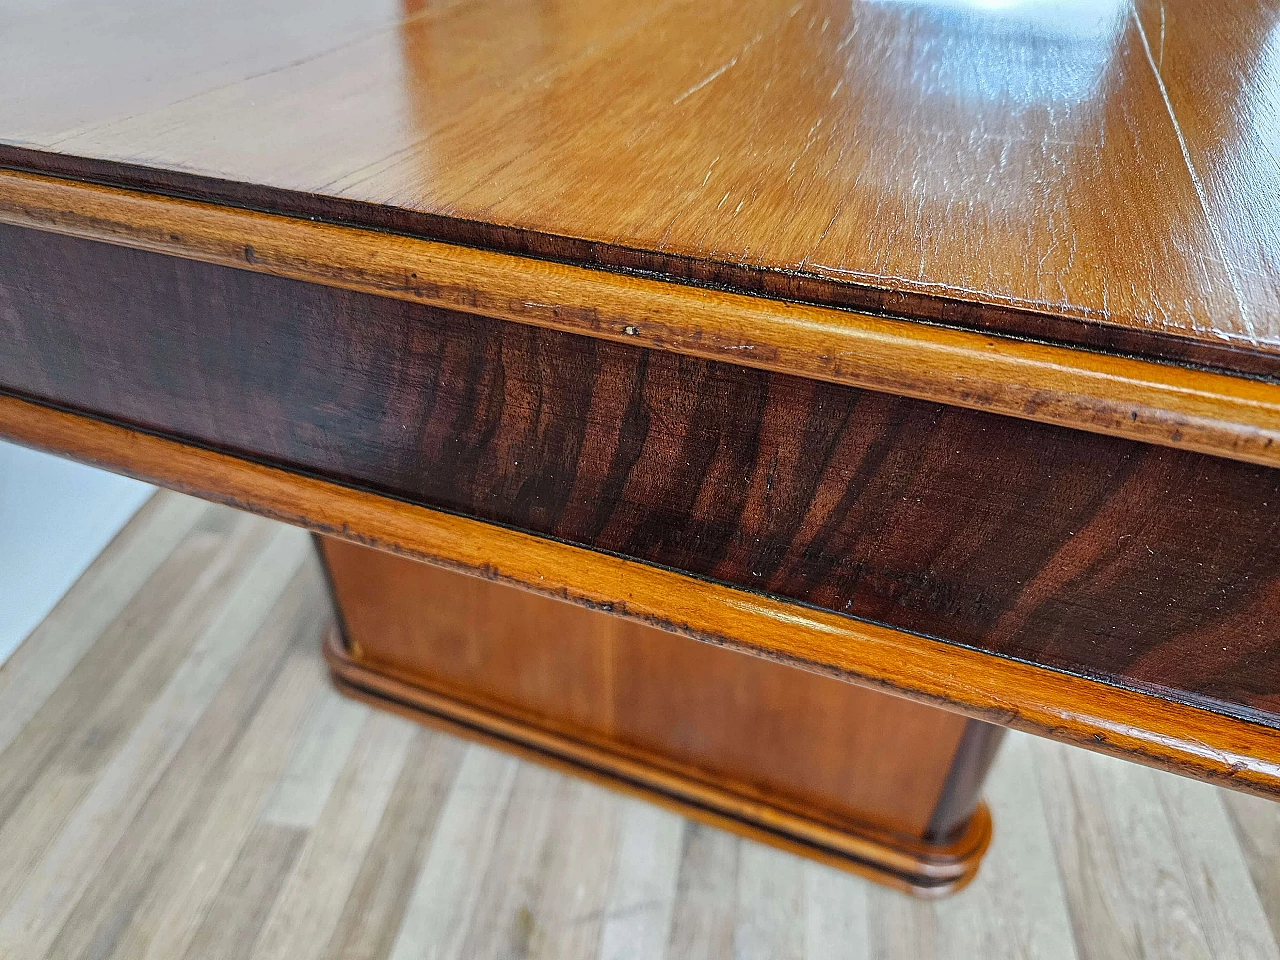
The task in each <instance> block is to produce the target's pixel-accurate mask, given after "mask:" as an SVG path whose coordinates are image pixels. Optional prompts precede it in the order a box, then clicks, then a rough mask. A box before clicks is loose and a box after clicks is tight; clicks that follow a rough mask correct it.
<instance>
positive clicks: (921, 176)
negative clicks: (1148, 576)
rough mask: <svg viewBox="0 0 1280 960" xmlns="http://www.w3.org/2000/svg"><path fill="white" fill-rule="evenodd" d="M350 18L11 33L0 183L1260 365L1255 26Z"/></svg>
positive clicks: (919, 9)
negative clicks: (97, 184) (196, 205)
mask: <svg viewBox="0 0 1280 960" xmlns="http://www.w3.org/2000/svg"><path fill="white" fill-rule="evenodd" d="M82 6H83V7H84V8H85V9H89V5H88V4H77V5H76V7H75V9H76V10H80V9H81V7H82ZM366 6H367V9H363V10H361V11H359V12H356V11H348V10H345V9H344V8H343V6H342V5H340V4H337V3H333V2H325V3H322V4H319V5H309V6H308V7H307V8H306V9H305V10H302V9H299V5H298V2H297V0H272V2H271V3H267V4H260V5H254V6H253V9H252V12H251V13H249V12H247V8H246V9H245V10H241V9H240V7H241V5H240V4H236V6H235V7H234V8H232V9H229V10H227V11H225V12H224V13H223V15H222V16H223V17H224V18H225V22H224V23H222V24H219V25H218V26H216V27H214V28H210V26H209V25H208V24H207V23H206V21H205V18H203V17H200V18H197V16H196V14H195V13H194V12H193V11H187V10H185V9H169V8H164V7H163V6H162V5H158V4H156V3H155V0H129V2H127V3H124V4H119V5H117V6H115V7H114V8H113V9H112V10H111V11H110V12H107V11H99V10H96V9H94V10H93V13H92V15H81V14H75V15H73V14H71V13H68V12H67V11H65V10H64V9H63V8H58V10H57V11H54V10H52V9H50V10H42V11H36V10H30V11H25V12H24V13H23V15H22V16H20V17H17V18H16V24H15V25H14V27H12V28H11V29H9V30H7V31H6V34H5V39H4V46H3V49H2V51H0V52H3V56H0V62H3V63H4V67H3V68H0V69H2V70H3V73H0V90H4V91H5V96H4V97H3V98H2V99H0V140H3V141H4V142H5V143H6V144H8V145H9V149H8V150H6V151H5V154H4V160H5V162H7V163H9V164H23V165H27V166H31V167H37V168H44V169H51V170H62V171H64V172H70V173H73V174H76V175H84V174H89V175H93V176H98V177H105V178H110V179H113V180H116V181H121V182H128V183H134V184H142V185H146V186H149V187H155V188H158V189H163V190H170V191H173V190H177V191H181V192H185V193H188V194H194V195H204V196H211V197H218V198H220V199H223V200H233V201H236V202H243V203H250V204H252V205H254V206H260V207H264V208H272V209H279V210H289V211H293V212H297V213H303V214H306V215H314V214H320V215H324V216H329V217H332V218H340V219H346V220H357V221H360V220H363V221H365V222H369V223H374V224H379V225H392V226H394V227H396V228H397V229H400V230H407V231H410V232H415V233H418V234H421V235H425V236H434V237H438V238H441V239H448V240H454V241H462V242H466V243H469V244H476V245H483V246H493V247H500V248H503V249H508V250H519V251H526V252H533V253H537V254H539V255H544V256H550V257H554V258H560V259H569V260H575V261H578V262H588V263H596V264H604V265H609V266H617V267H627V268H642V269H646V270H654V271H657V272H660V273H663V274H665V275H667V276H673V277H682V278H692V279H695V280H698V281H706V282H712V283H717V284H728V285H732V286H735V287H737V288H739V289H744V290H761V291H768V292H770V293H776V294H781V295H783V296H798V297H801V298H810V299H820V300H824V301H828V302H840V303H843V304H845V305H851V306H857V307H862V308H871V309H875V310H888V311H890V312H896V313H900V314H904V315H908V316H914V317H922V318H929V319H941V320H944V321H946V322H950V323H957V324H963V325H968V326H973V327H979V328H983V329H988V330H1005V331H1010V332H1016V333H1019V334H1029V335H1033V336H1044V337H1049V338H1051V339H1058V340H1063V341H1068V342H1072V343H1076V344H1081V345H1094V346H1101V347H1104V348H1113V349H1118V350H1122V351H1126V352H1141V353H1147V354H1149V355H1153V356H1162V357H1172V358H1187V359H1192V360H1194V361H1196V362H1210V363H1216V364H1218V365H1221V366H1225V367H1228V368H1235V369H1249V370H1251V371H1252V372H1255V373H1261V374H1263V375H1269V376H1274V375H1275V374H1276V372H1277V365H1276V363H1277V353H1278V352H1280V311H1278V310H1277V299H1276V293H1275V291H1276V288H1277V282H1276V280H1277V274H1276V267H1275V263H1276V262H1277V242H1278V240H1277V232H1276V231H1277V224H1280V201H1277V199H1276V198H1277V197H1278V196H1280V191H1277V189H1276V185H1277V174H1276V172H1275V171H1276V164H1275V162H1274V161H1275V155H1274V148H1273V144H1274V142H1275V138H1276V134H1277V130H1278V126H1277V124H1278V122H1280V121H1278V120H1277V117H1280V112H1277V110H1276V104H1277V98H1278V97H1280V81H1277V79H1276V71H1275V69H1274V56H1273V52H1272V51H1273V43H1272V41H1271V38H1272V36H1273V31H1274V28H1275V24H1276V21H1275V14H1274V11H1273V10H1271V9H1270V8H1269V7H1268V6H1266V5H1263V6H1262V7H1259V6H1257V5H1256V4H1252V3H1249V2H1247V0H1231V2H1227V3H1225V4H1219V5H1216V6H1215V8H1214V9H1213V10H1212V11H1210V10H1208V9H1206V8H1205V7H1204V5H1203V4H1199V3H1197V2H1196V0H1163V2H1157V0H1141V2H1139V3H1137V4H1136V5H1132V4H1129V3H1125V2H1120V0H1090V2H1089V3H1087V4H1084V5H1083V6H1079V5H1060V4H1052V3H1050V4H1037V5H1034V6H1030V5H1014V6H1001V7H999V8H995V7H991V6H987V5H979V4H968V3H962V2H951V3H938V4H922V3H902V2H893V0H875V2H866V3H857V4H847V3H846V4H838V3H833V2H831V0H802V2H792V0H751V2H748V3H745V4H744V3H739V2H732V3H731V2H729V0H716V2H710V3H708V2H705V0H699V2H692V0H670V2H665V3H661V4H657V5H654V6H652V7H650V8H646V9H643V10H639V9H632V8H630V7H627V6H625V5H612V4H609V5H602V4H598V3H593V2H588V0H558V2H554V3H549V4H545V5H542V6H539V7H538V8H536V9H529V8H526V7H523V6H521V5H512V4H510V3H507V2H504V0H475V2H465V3H464V2H456V0H441V2H432V0H405V2H404V3H403V4H402V5H397V4H394V3H390V2H388V0H380V2H378V3H375V4H370V5H366ZM245 17H251V18H252V19H251V20H250V21H249V22H251V23H252V28H251V29H237V28H236V26H235V25H237V24H240V23H241V22H242V20H243V19H244V18H245ZM298 24H302V25H301V26H298ZM63 63H74V64H75V68H74V69H64V68H62V67H60V66H55V65H58V64H63Z"/></svg>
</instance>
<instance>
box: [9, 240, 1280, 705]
mask: <svg viewBox="0 0 1280 960" xmlns="http://www.w3.org/2000/svg"><path fill="white" fill-rule="evenodd" d="M0 235H2V236H3V241H4V243H5V248H6V250H8V251H10V252H11V253H12V254H13V256H10V257H8V258H6V259H5V260H4V261H3V262H0V331H2V332H3V337H4V340H5V344H6V349H5V350H4V351H3V353H0V388H3V389H6V390H9V391H12V392H16V393H20V394H23V395H26V396H30V397H36V398H41V399H43V400H45V401H51V402H54V403H57V404H59V405H62V406H66V407H73V408H77V409H81V410H84V411H88V412H91V413H93V414H95V415H98V416H102V417H107V418H110V419H112V420H115V421H118V422H122V423H127V424H132V425H136V426H139V427H142V428H144V429H147V430H150V431H155V432H157V433H162V434H164V435H168V436H173V437H177V438H181V439H183V440H185V441H189V442H194V443H198V444H200V445H203V446H207V447H211V448H215V449H219V450H224V451H228V452H231V453H233V454H235V455H237V456H243V457H248V458H250V459H253V460H256V461H260V462H263V463H270V464H277V465H280V466H282V467H284V468H285V469H288V470H291V471H301V472H305V473H307V474H310V475H314V476H319V477H324V478H328V479H330V480H333V481H336V482H338V483H343V484H349V485H354V486H358V487H361V488H365V489H369V490H373V491H377V492H380V493H382V494H386V495H389V496H393V497H396V498H400V499H403V500H405V501H408V502H411V503H416V504H422V505H425V506H428V507H432V508H435V509H442V510H447V511H452V512H456V513H458V514H461V515H464V516H469V517H474V518H477V519H480V520H483V521H486V522H491V523H498V524H502V525H506V526H509V527H513V528H516V529H519V530H523V531H527V532H529V533H531V534H534V535H537V536H544V537H552V538H555V539H557V540H561V541H565V542H568V543H572V544H577V545H580V546H583V547H587V548H590V549H593V550H597V551H605V552H609V553H613V554H616V555H620V556H623V557H628V558H633V559H635V560H639V561H642V562H645V563H649V564H655V565H658V566H662V567H666V568H670V569H673V570H677V571H680V572H683V573H685V574H688V575H691V576H694V577H698V578H705V579H707V580H712V581H715V582H719V583H723V584H727V585H731V586H734V587H737V588H741V589H746V590H750V591H754V592H758V593H761V594H765V595H769V596H773V597H777V598H780V599H783V600H786V601H791V602H796V603H802V604H805V605H809V606H813V607H818V608H823V609H826V610H830V611H833V612H836V613H839V614H841V615H846V616H851V617H858V618H861V619H863V620H866V621H871V622H875V623H878V624H882V625H885V626H888V627H891V628H894V629H897V630H902V631H909V632H911V633H915V634H920V635H925V636H929V637H934V638H938V639H940V640H944V641H946V642H949V643H953V644H960V645H963V646H966V647H969V648H972V649H976V650H980V651H983V652H985V653H988V654H992V655H995V656H998V657H1004V658H1013V659H1016V660H1021V661H1024V662H1028V663H1032V664H1036V665H1039V666H1042V667H1046V668H1050V669H1052V670H1056V671H1064V672H1067V673H1070V674H1073V675H1076V676H1080V677H1086V678H1096V679H1099V680H1103V681H1105V682H1107V683H1110V684H1113V685H1118V686H1122V687H1127V688H1130V689H1135V690H1141V691H1146V692H1149V693H1151V694H1153V695H1155V696H1159V697H1164V698H1169V699H1172V700H1175V701H1178V702H1182V703H1189V704H1195V705H1198V706H1200V707H1203V708H1206V709H1211V710H1214V711H1218V712H1220V713H1223V714H1224V715H1228V716H1232V717H1237V718H1240V719H1245V720H1249V721H1251V722H1254V723H1262V724H1267V725H1274V724H1276V723H1277V717H1276V706H1277V696H1278V691H1280V658H1277V656H1276V644H1277V637H1276V635H1275V630H1274V624H1275V622H1276V620H1277V613H1278V612H1280V553H1277V551H1275V550H1274V549H1273V545H1274V543H1275V542H1276V539H1277V535H1278V534H1280V471H1276V470H1271V469H1267V468H1263V467H1259V466H1254V465H1250V464H1245V463H1240V462H1234V461H1230V460H1225V459H1219V458H1213V457H1207V456H1202V455H1198V454H1193V453H1188V452H1185V451H1176V450H1170V449H1166V448H1161V447H1154V446H1148V445H1144V444H1139V443H1133V442H1128V441H1124V440H1120V439H1117V438H1112V437H1104V436H1098V435H1093V434H1086V433H1082V432H1077V431H1070V430H1064V429H1060V428H1055V427H1051V426H1047V425H1042V424H1034V423H1029V422H1026V421H1020V420H1014V419H1011V418H1005V417H999V416H993V415H989V414H983V413H978V412H974V411H968V410H963V409H959V408H955V407H947V406H943V405H939V404H934V403H927V402H923V401H919V400H912V399H908V398H903V397H895V396H890V395H887V394H882V393H875V392H871V391H864V390H857V389H852V388H849V387H844V386H839V385H833V384H827V383H819V382H815V381H809V380H803V379H798V378H795V377H790V376H786V375H782V374H776V373H769V372H766V371H762V370H757V369H751V368H746V367H740V366H737V365H731V364H725V363H717V362H713V361H708V360H703V359H697V358H691V357H687V356H680V355H675V354H666V353H660V352H656V351H651V350H647V349H643V348H640V347H632V346H628V345H623V344H617V343H612V342H607V341H602V340H596V339H593V338H587V337H579V336H574V335H570V334H566V333H561V332H557V331H550V330H544V329H539V328H534V327H529V326H525V325H520V324H511V323H507V322H504V321H500V320H494V319H490V318H486V317H480V316H476V315H472V314H463V313H456V312H449V311H442V310H437V309H433V308H429V307H424V306H421V305H416V304H410V303H406V302H403V301H398V300H390V299H385V298H380V297H373V296H367V295H362V294H357V293H352V292H349V291H343V290H338V289H334V288H328V287H322V286H318V285H313V284H303V283H299V282H295V281H288V280H283V279H279V278H275V277H269V276H263V275H259V274H254V273H250V272H246V271H239V270H232V269H227V268H221V267H216V266H211V265H208V264H204V263H199V262H195V261H190V260H184V259H179V258H173V257H165V256H158V255H154V254H148V253H143V252H138V251H134V250H129V249H124V248H121V247H115V246H110V245H104V244H99V243H92V242H86V241H81V240H75V239H69V238H66V237H60V236H55V235H51V234H44V233H39V232H34V231H22V230H15V229H12V228H4V229H3V231H2V232H0Z"/></svg>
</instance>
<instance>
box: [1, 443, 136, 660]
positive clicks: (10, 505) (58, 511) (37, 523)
mask: <svg viewBox="0 0 1280 960" xmlns="http://www.w3.org/2000/svg"><path fill="white" fill-rule="evenodd" d="M153 490H154V488H153V487H150V486H148V485H147V484H145V483H139V482H138V481H137V480H130V479H128V478H126V477H117V476H115V475H114V474H110V473H105V472H103V471H101V470H95V469H94V468H92V467H86V466H82V465H81V464H78V463H72V462H71V461H69V460H61V459H59V458H58V457H53V456H50V455H49V454H46V453H36V452H35V451H33V450H27V449H25V448H23V447H16V446H13V445H12V444H7V443H0V663H3V662H4V661H5V660H7V659H8V658H9V655H10V654H11V653H13V651H14V648H16V647H17V646H18V644H19V643H21V642H22V640H23V639H24V638H25V637H26V636H27V634H29V633H30V632H31V631H32V630H33V629H34V628H35V626H36V624H38V623H39V622H40V621H41V620H43V619H44V616H45V614H47V613H48V612H49V611H50V610H52V609H53V607H54V605H55V604H56V603H57V602H58V601H59V600H60V599H61V598H62V595H63V594H64V593H66V592H67V589H68V588H69V587H70V586H71V585H72V584H73V583H75V581H76V578H77V577H79V576H80V574H81V573H83V572H84V569H85V567H87V566H88V565H89V564H90V562H92V560H93V558H94V557H96V556H97V555H98V554H99V553H101V552H102V548H103V547H105V546H106V545H107V544H108V543H109V542H110V541H111V538H112V537H114V536H115V535H116V533H117V532H118V531H119V530H120V528H121V527H123V526H124V525H125V523H126V522H127V521H128V519H129V518H130V517H132V516H133V514H134V513H135V512H136V511H137V509H138V508H139V507H140V506H142V504H143V502H144V501H146V499H147V497H149V496H150V495H151V492H152V491H153Z"/></svg>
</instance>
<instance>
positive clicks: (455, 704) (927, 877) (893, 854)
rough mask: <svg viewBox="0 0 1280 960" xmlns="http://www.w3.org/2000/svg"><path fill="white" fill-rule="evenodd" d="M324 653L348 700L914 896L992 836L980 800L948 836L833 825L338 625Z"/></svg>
mask: <svg viewBox="0 0 1280 960" xmlns="http://www.w3.org/2000/svg"><path fill="white" fill-rule="evenodd" d="M324 655H325V659H326V661H327V662H328V664H329V669H330V671H331V673H332V676H333V680H334V683H335V685H336V686H337V688H338V689H339V690H341V691H342V692H343V693H345V694H347V695H348V696H351V697H354V698H355V699H358V700H362V701H364V702H366V703H369V704H372V705H374V706H377V707H381V708H383V709H389V710H392V711H394V712H396V713H398V714H401V715H403V716H406V717H409V718H411V719H413V720H417V721H418V722H420V723H424V724H427V725H428V726H432V727H437V728H440V729H443V730H446V731H448V732H450V733H454V734H457V735H459V736H463V737H466V738H468V739H470V740H474V741H477V742H479V743H483V744H485V745H487V746H491V747H495V748H497V749H499V750H503V751H506V752H507V753H511V754H514V755H516V756H518V757H521V758H522V759H526V760H531V761H533V762H535V763H540V764H543V765H544V766H549V767H552V768H555V769H558V770H561V771H563V772H566V773H570V774H573V775H576V776H580V777H584V778H586V779H588V780H591V781H593V782H595V783H598V784H601V785H602V786H606V787H609V788H611V789H614V790H618V791H621V792H623V793H627V794H630V795H633V796H636V797H639V798H641V799H644V800H648V801H650V802H652V803H656V804H658V805H660V806H663V807H666V808H668V809H670V810H673V811H675V812H676V813H679V814H681V815H682V816H686V817H689V818H691V819H693V820H697V821H699V822H701V823H705V824H709V825H711V826H714V827H719V828H721V829H724V830H728V831H731V832H732V833H736V834H738V835H739V836H742V837H746V838H748V839H750V840H755V841H758V842H760V843H766V844H769V845H770V846H773V847H777V848H779V849H782V850H786V851H788V852H790V853H794V854H797V855H799V856H802V857H808V858H809V859H812V860H817V861H820V862H822V863H825V864H827V865H829V866H833V867H837V868H839V869H842V870H847V871H849V872H851V873H855V874H858V875H860V876H864V877H866V878H868V879H870V880H873V881H875V882H877V883H882V884H885V885H888V886H891V887H895V888H897V889H900V890H903V891H905V892H908V893H911V894H914V895H916V896H921V897H939V896H944V895H946V894H949V893H953V892H955V891H957V890H959V889H961V888H962V887H964V886H965V885H966V884H968V883H969V881H970V880H972V879H973V877H974V876H975V875H976V873H977V870H978V864H979V862H980V861H981V858H982V855H983V853H985V852H986V849H987V845H988V843H989V842H990V839H991V816H990V813H989V812H988V810H987V808H986V806H985V805H984V804H979V805H978V807H977V809H976V810H975V812H974V814H973V815H972V816H971V817H970V818H969V821H968V823H967V824H966V825H965V827H964V828H963V830H962V831H961V833H960V835H959V836H958V837H957V838H955V839H953V840H951V841H950V842H948V843H941V844H928V843H922V842H921V841H919V840H917V839H915V838H910V837H902V836H897V835H893V834H889V833H886V832H883V831H877V830H875V829H873V828H865V829H852V828H844V829H836V828H833V827H832V826H830V825H828V824H826V823H821V822H819V821H817V820H812V819H808V818H806V817H803V816H798V815H797V814H795V813H793V812H791V811H789V810H782V809H779V808H777V807H773V806H770V805H768V804H766V803H762V802H760V801H759V800H756V799H753V798H748V797H744V796H741V795H739V794H737V793H734V792H731V791H729V790H725V789H724V788H722V787H718V786H713V785H710V784H707V783H703V782H700V781H698V780H696V779H693V778H691V777H688V776H683V775H680V774H678V773H673V772H672V771H671V770H668V769H663V768H660V767H657V766H654V765H651V764H646V763H643V762H638V761H637V760H635V759H634V758H632V757H629V756H626V755H624V754H623V753H621V752H616V751H612V750H608V749H603V748H601V747H599V746H597V745H594V744H590V743H585V742H583V741H580V740H576V739H573V738H570V737H567V736H565V735H563V734H560V733H557V732H554V731H550V730H548V729H545V728H542V727H537V726H533V725H531V724H530V723H528V722H526V721H523V720H518V719H514V718H512V717H508V716H504V715H502V714H500V713H497V712H495V711H493V710H491V709H488V708H485V707H479V706H476V705H474V704H471V703H467V702H465V701H463V700H460V699H458V698H457V697H455V696H452V695H450V694H447V693H443V692H440V691H436V690H431V689H427V688H426V687H423V686H421V685H419V684H418V683H410V682H407V681H405V680H403V679H400V678H397V677H395V676H391V675H389V674H388V673H386V672H383V671H381V670H378V669H373V668H372V667H370V666H368V665H366V664H363V663H361V662H360V661H359V660H357V659H355V658H354V657H353V656H352V655H351V653H350V652H348V650H347V649H346V648H345V646H344V644H343V642H342V640H341V638H340V636H339V633H338V630H337V629H336V628H335V629H333V630H331V631H329V632H328V634H327V635H326V637H325V640H324Z"/></svg>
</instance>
